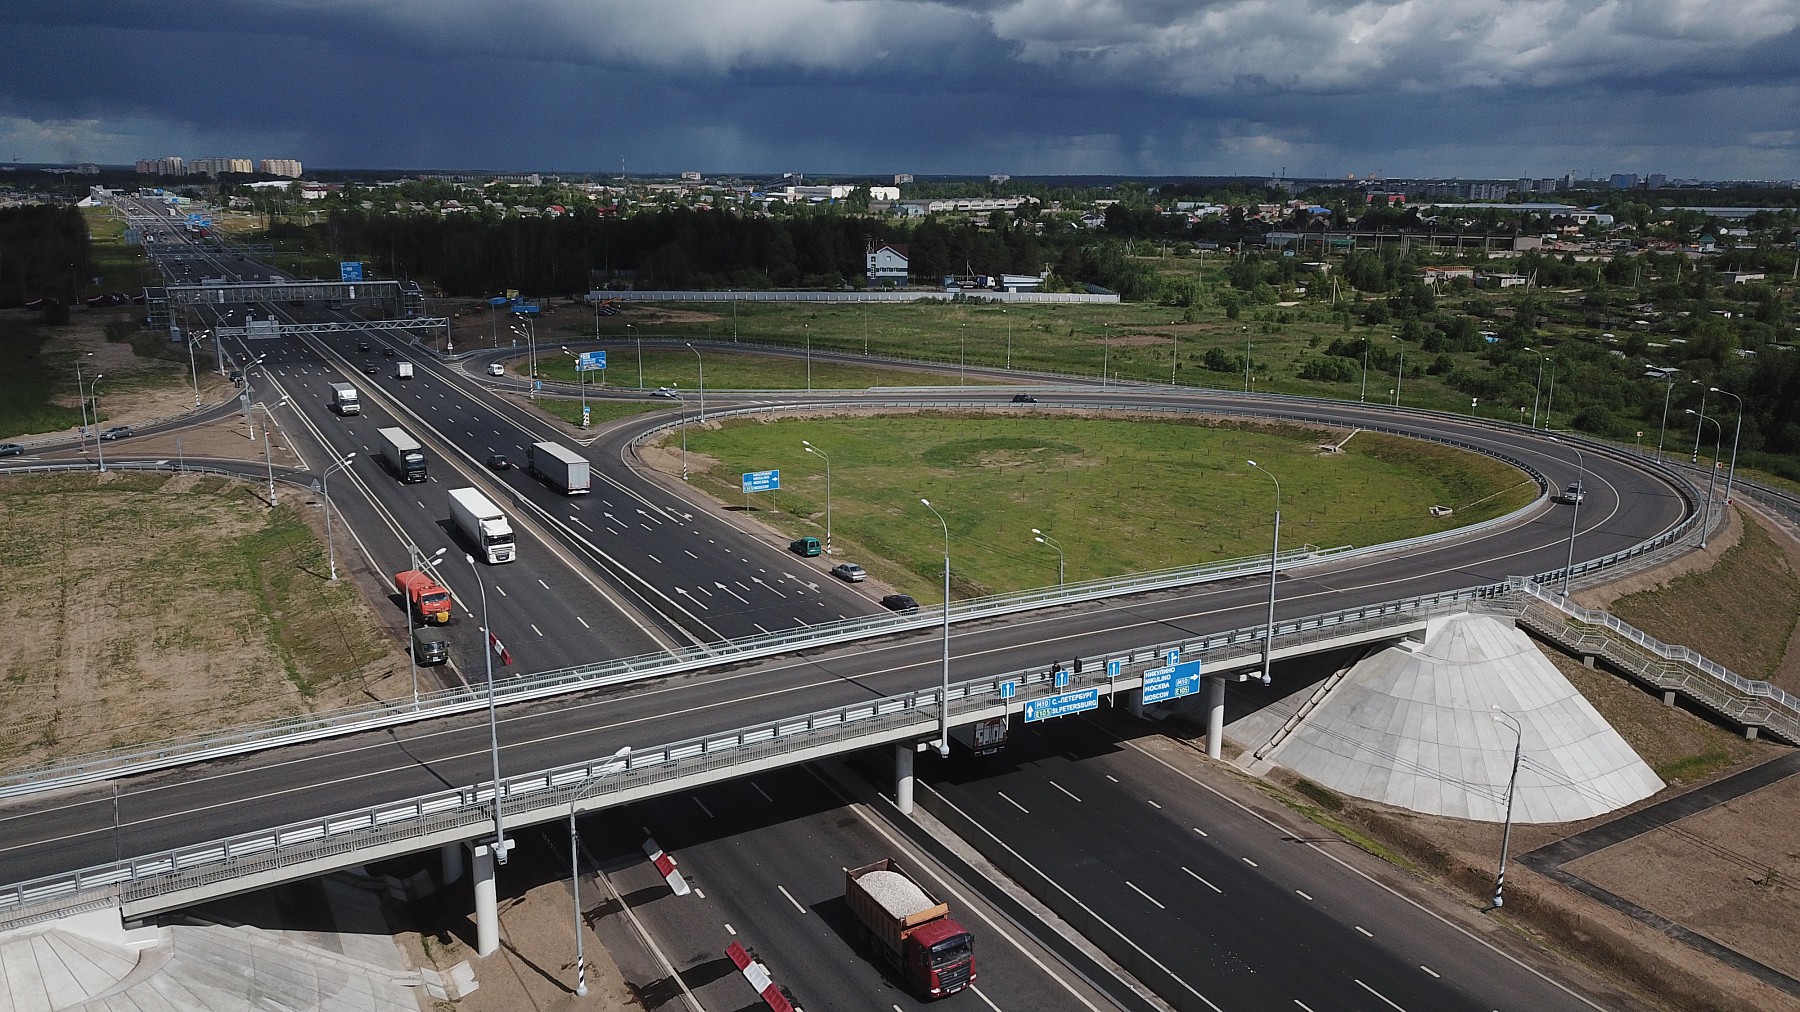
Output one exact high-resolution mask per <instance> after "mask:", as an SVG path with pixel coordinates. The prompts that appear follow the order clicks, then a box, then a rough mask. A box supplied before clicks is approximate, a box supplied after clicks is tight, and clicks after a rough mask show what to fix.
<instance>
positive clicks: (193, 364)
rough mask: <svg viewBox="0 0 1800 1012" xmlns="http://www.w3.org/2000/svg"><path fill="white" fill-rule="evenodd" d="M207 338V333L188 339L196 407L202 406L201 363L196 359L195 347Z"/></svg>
mask: <svg viewBox="0 0 1800 1012" xmlns="http://www.w3.org/2000/svg"><path fill="white" fill-rule="evenodd" d="M204 337H206V331H204V330H203V331H201V332H200V333H199V334H198V335H196V336H194V337H191V338H189V339H188V343H187V346H188V371H189V372H191V373H193V374H194V407H199V406H200V363H199V362H198V361H196V360H195V358H194V345H196V344H199V343H200V341H201V339H202V338H204Z"/></svg>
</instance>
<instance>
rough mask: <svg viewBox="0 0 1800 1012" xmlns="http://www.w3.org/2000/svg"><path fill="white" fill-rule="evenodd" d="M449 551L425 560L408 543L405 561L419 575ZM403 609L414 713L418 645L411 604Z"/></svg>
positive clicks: (433, 554) (417, 686) (416, 549)
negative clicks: (404, 610)
mask: <svg viewBox="0 0 1800 1012" xmlns="http://www.w3.org/2000/svg"><path fill="white" fill-rule="evenodd" d="M449 550H450V549H448V548H440V549H438V550H437V551H435V552H433V553H431V557H430V558H426V557H425V554H424V553H423V552H421V551H419V549H418V546H417V545H414V544H413V543H412V542H410V541H409V542H407V543H406V554H407V561H409V562H410V563H412V567H413V568H414V569H416V570H418V571H419V572H421V573H423V572H425V571H426V570H427V569H428V568H429V567H430V566H431V565H432V564H433V563H435V562H437V560H439V559H441V558H443V557H444V553H445V552H447V551H449ZM405 608H406V659H407V660H409V661H411V662H412V690H413V709H414V710H415V711H416V710H417V709H418V708H419V658H418V653H417V651H416V650H415V649H414V648H415V647H416V646H417V645H418V644H417V641H416V640H414V639H413V603H412V602H411V601H407V602H405Z"/></svg>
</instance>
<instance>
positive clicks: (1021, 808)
mask: <svg viewBox="0 0 1800 1012" xmlns="http://www.w3.org/2000/svg"><path fill="white" fill-rule="evenodd" d="M994 793H995V794H998V795H1000V796H1001V797H1003V798H1006V803H1007V804H1009V805H1011V806H1013V807H1014V808H1017V809H1018V810H1019V811H1021V812H1024V813H1025V814H1026V815H1030V814H1031V809H1029V808H1026V807H1025V806H1024V805H1021V804H1019V803H1018V802H1017V801H1014V800H1013V799H1011V798H1008V797H1006V792H1005V791H995V792H994Z"/></svg>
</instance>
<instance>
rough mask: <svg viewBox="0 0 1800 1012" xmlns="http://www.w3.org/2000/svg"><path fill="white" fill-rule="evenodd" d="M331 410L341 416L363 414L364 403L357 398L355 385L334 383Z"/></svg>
mask: <svg viewBox="0 0 1800 1012" xmlns="http://www.w3.org/2000/svg"><path fill="white" fill-rule="evenodd" d="M331 410H333V411H336V412H337V413H338V414H340V415H360V414H362V401H361V400H360V399H358V397H357V396H356V386H355V384H352V383H333V384H332V385H331Z"/></svg>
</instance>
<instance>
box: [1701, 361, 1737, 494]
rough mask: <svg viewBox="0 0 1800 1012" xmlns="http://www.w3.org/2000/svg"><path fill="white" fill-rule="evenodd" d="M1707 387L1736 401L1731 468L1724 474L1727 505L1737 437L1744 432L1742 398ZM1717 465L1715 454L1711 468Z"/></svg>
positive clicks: (1734, 472)
mask: <svg viewBox="0 0 1800 1012" xmlns="http://www.w3.org/2000/svg"><path fill="white" fill-rule="evenodd" d="M1707 389H1709V390H1711V391H1712V392H1713V393H1715V394H1724V395H1725V396H1727V397H1729V398H1731V399H1732V400H1734V401H1737V423H1736V424H1734V425H1733V426H1732V427H1731V470H1730V471H1727V472H1726V474H1725V502H1726V503H1727V504H1728V505H1729V504H1730V502H1731V483H1732V481H1734V480H1735V479H1736V478H1737V451H1738V437H1739V436H1741V435H1743V434H1744V399H1743V398H1742V397H1739V396H1738V395H1737V394H1734V393H1732V392H1731V391H1729V390H1720V389H1719V388H1718V387H1708V388H1707ZM1720 434H1721V435H1723V434H1724V433H1723V432H1721V433H1720ZM1718 467H1719V461H1718V456H1717V455H1716V454H1715V455H1714V457H1713V469H1714V470H1718Z"/></svg>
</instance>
